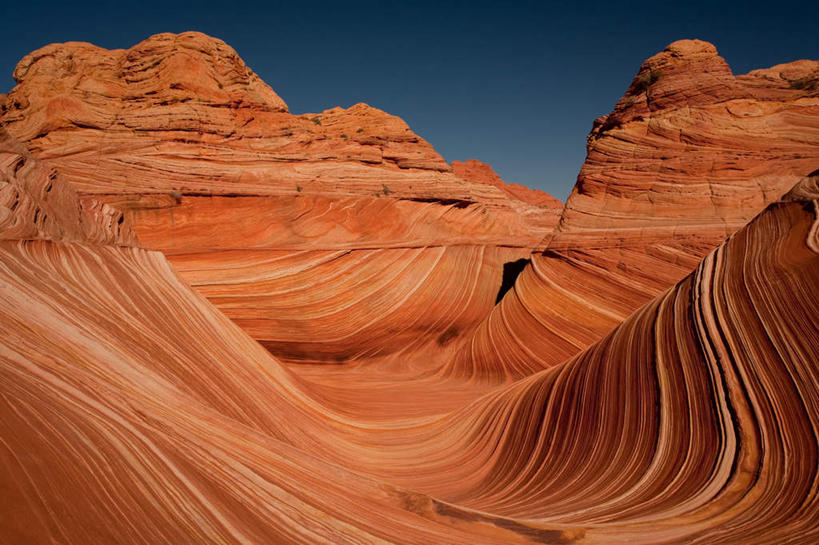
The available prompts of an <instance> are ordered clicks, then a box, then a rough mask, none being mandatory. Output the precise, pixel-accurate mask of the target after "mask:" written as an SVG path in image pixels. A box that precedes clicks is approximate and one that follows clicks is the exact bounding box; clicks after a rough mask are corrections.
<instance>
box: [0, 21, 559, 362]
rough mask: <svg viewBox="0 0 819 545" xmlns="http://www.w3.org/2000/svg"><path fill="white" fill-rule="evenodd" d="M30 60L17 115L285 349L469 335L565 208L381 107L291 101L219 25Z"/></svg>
mask: <svg viewBox="0 0 819 545" xmlns="http://www.w3.org/2000/svg"><path fill="white" fill-rule="evenodd" d="M15 78H16V80H17V82H18V85H17V87H15V88H14V89H13V90H12V91H11V92H10V93H9V95H8V97H7V99H6V101H5V106H4V114H3V118H2V120H3V123H4V124H5V126H6V127H7V129H8V131H9V132H10V133H12V134H13V135H14V136H15V137H16V138H18V139H20V140H22V141H24V142H25V143H26V145H27V146H28V148H29V149H30V150H31V151H32V152H33V153H35V154H36V155H37V156H38V158H40V159H41V160H42V161H43V162H44V163H45V164H46V165H48V166H49V167H53V168H55V169H56V170H57V171H59V172H60V173H61V174H62V175H63V176H65V178H66V179H67V180H68V181H69V182H70V183H71V185H72V187H74V188H75V189H76V190H77V191H78V192H79V193H80V194H81V195H84V196H91V197H93V198H95V199H97V200H99V201H101V202H104V203H106V204H108V205H110V206H112V207H114V208H116V209H118V210H121V211H123V212H124V213H125V215H126V217H127V218H128V221H129V223H130V224H131V225H132V226H133V229H134V232H135V233H136V235H137V236H138V238H139V240H140V243H141V244H142V245H143V247H145V248H149V249H155V250H161V251H163V252H165V253H166V255H168V256H169V258H170V259H171V261H172V263H174V264H175V265H176V266H177V267H178V268H179V270H180V271H181V273H182V275H183V277H184V278H186V279H187V280H188V281H189V282H191V283H192V284H193V285H194V286H195V287H197V289H199V290H200V291H201V292H202V293H204V294H205V295H206V296H207V297H209V298H210V299H211V301H213V302H214V303H215V304H216V305H217V306H218V307H219V308H220V309H222V310H223V311H224V312H226V313H227V314H228V315H229V316H230V317H232V318H234V319H235V320H236V322H237V323H239V324H240V325H241V326H242V327H244V328H246V330H247V331H248V332H250V333H251V335H253V336H254V338H256V339H257V340H260V341H262V342H263V343H264V344H265V345H266V346H267V347H268V348H270V349H271V350H272V351H273V352H274V354H277V355H279V356H281V357H283V358H286V359H288V360H292V361H306V362H314V361H318V362H321V361H324V362H333V363H334V362H338V361H346V360H348V359H351V358H352V357H357V358H362V357H365V356H366V357H376V356H382V355H389V354H393V353H396V352H402V351H403V352H405V351H412V350H414V349H415V348H416V347H417V345H419V344H427V341H429V340H430V339H433V340H434V339H435V338H438V337H440V336H442V335H443V338H444V339H445V340H446V344H450V343H451V342H452V341H453V340H454V339H455V338H456V337H457V338H461V337H465V336H466V335H467V334H468V332H469V331H471V330H472V329H474V328H475V327H476V326H477V324H478V323H479V322H480V321H481V320H482V319H483V317H485V316H486V314H488V312H489V311H490V309H491V308H492V305H493V304H494V302H495V299H496V297H497V295H498V292H499V290H500V288H501V285H502V281H503V274H504V272H503V267H504V264H505V263H509V262H514V261H516V260H518V259H521V258H526V257H528V256H529V254H530V253H531V251H532V250H533V249H534V248H537V247H539V246H540V245H541V241H542V240H543V239H544V238H545V237H546V236H548V234H549V233H551V231H552V230H553V229H554V226H555V225H556V223H557V214H556V213H555V211H556V206H558V204H557V203H556V201H554V199H551V200H549V198H548V196H544V195H545V194H541V195H540V197H539V198H540V199H541V200H545V201H549V204H550V207H549V209H548V210H547V211H544V210H543V209H541V208H540V207H539V206H535V205H533V204H532V203H530V202H522V201H520V200H517V199H516V198H513V197H510V196H509V195H508V194H507V193H506V192H504V191H501V190H499V189H497V187H496V186H497V185H498V183H500V185H501V186H503V183H502V182H499V181H494V180H493V181H492V182H491V183H487V182H486V181H485V180H477V181H471V180H469V179H464V178H462V177H459V176H457V175H456V174H454V173H453V172H452V171H451V169H450V167H449V165H447V163H446V162H445V161H444V159H443V158H442V157H441V156H440V155H438V154H437V153H436V152H435V150H434V149H433V148H432V146H430V145H429V144H428V143H427V142H425V141H424V140H423V139H421V138H419V137H418V136H417V135H415V134H414V133H413V132H412V131H410V129H409V128H408V127H407V125H406V123H404V122H403V121H402V120H400V119H398V118H396V117H394V116H390V115H388V114H386V113H384V112H382V111H380V110H377V109H375V108H372V107H370V106H367V105H365V104H357V105H355V106H353V107H351V108H348V109H342V108H334V109H331V110H327V111H325V112H322V113H320V114H305V115H292V114H290V113H288V110H287V106H286V104H285V103H284V102H283V101H282V100H281V99H280V98H279V97H278V95H276V93H275V92H274V91H273V90H272V89H270V87H268V86H267V85H266V84H264V83H263V82H262V81H261V80H260V79H259V78H258V77H257V76H256V75H255V74H254V73H253V72H252V71H251V70H250V69H249V68H247V66H245V64H244V63H243V62H242V61H241V59H240V58H239V57H238V56H237V55H236V53H235V51H233V49H231V48H230V47H229V46H228V45H226V44H225V43H224V42H221V41H220V40H216V39H213V38H210V37H208V36H205V35H203V34H199V33H195V32H188V33H184V34H180V35H172V34H160V35H156V36H153V37H151V38H149V39H147V40H145V41H144V42H142V43H140V44H137V45H136V46H134V47H132V48H130V49H128V50H116V51H108V50H105V49H101V48H98V47H96V46H93V45H90V44H84V43H67V44H54V45H50V46H47V47H44V48H42V49H40V50H38V51H35V52H33V53H31V54H30V55H28V56H26V57H25V58H24V59H23V60H22V61H20V63H19V65H18V66H17V69H16V70H15ZM518 193H520V191H518ZM544 212H545V213H544ZM354 272H355V273H357V276H356V277H355V278H353V277H352V276H351V275H352V274H353V273H354ZM439 279H440V282H442V283H440V284H438V283H437V282H439ZM362 283H368V286H367V287H366V288H363V289H362V287H361V286H362ZM436 332H437V333H436ZM365 339H370V341H369V342H365ZM432 346H433V348H434V347H435V346H436V345H435V344H434V343H433V345H432Z"/></svg>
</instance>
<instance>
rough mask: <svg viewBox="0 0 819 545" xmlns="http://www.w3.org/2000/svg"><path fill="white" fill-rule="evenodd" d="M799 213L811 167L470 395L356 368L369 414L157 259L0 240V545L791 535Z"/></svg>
mask: <svg viewBox="0 0 819 545" xmlns="http://www.w3.org/2000/svg"><path fill="white" fill-rule="evenodd" d="M817 211H819V185H817V179H816V178H814V179H810V180H806V181H805V182H803V183H801V184H800V185H798V186H797V187H796V188H794V189H793V190H792V191H791V192H790V193H789V194H788V195H787V196H786V197H785V198H784V199H783V200H782V201H781V202H778V203H775V204H773V205H771V206H769V207H768V208H767V209H766V210H765V211H764V212H763V213H762V214H761V215H759V216H758V217H757V218H756V219H754V220H753V221H752V222H751V223H750V224H749V225H748V226H747V227H745V228H743V229H741V230H740V231H739V232H737V233H736V234H734V235H733V236H732V237H731V238H730V239H729V240H728V241H727V242H726V243H724V244H723V245H721V246H719V247H718V248H717V249H716V250H715V251H713V252H711V253H710V254H708V255H707V256H706V257H705V259H704V260H703V261H702V262H701V263H700V264H699V265H698V266H697V267H696V269H695V270H694V271H693V272H691V273H690V274H689V275H688V276H687V277H685V278H684V279H683V280H682V281H681V282H679V283H678V284H677V285H676V286H674V287H673V288H671V289H668V290H666V291H665V292H664V293H662V294H661V295H660V296H658V297H657V298H655V299H654V300H652V301H651V302H649V303H648V304H647V305H645V306H643V307H642V308H640V309H638V310H637V311H636V312H635V313H634V314H633V315H632V316H631V317H629V318H628V319H627V320H625V321H624V322H623V323H622V324H621V325H620V326H618V327H617V328H616V329H615V330H614V331H612V332H611V333H610V334H609V335H607V336H605V337H604V338H603V339H601V340H600V341H599V342H597V343H595V344H594V345H593V346H591V347H590V348H588V349H587V350H585V351H583V352H582V353H580V354H578V355H577V356H576V357H574V358H571V359H570V360H568V361H566V362H564V363H562V364H559V365H557V366H554V367H552V368H550V369H548V370H544V371H541V372H539V373H536V374H533V375H531V376H529V377H527V378H524V379H522V380H520V381H517V382H515V383H514V384H511V385H508V386H503V387H499V388H494V389H491V388H490V389H486V390H484V391H483V392H482V391H481V390H479V389H474V390H473V391H472V392H471V393H469V394H468V395H466V396H465V395H464V393H463V392H458V391H457V390H455V389H454V388H455V386H456V384H457V383H456V382H453V381H451V380H448V379H447V378H446V377H442V376H438V377H428V379H427V380H426V382H425V383H424V384H423V386H424V391H425V394H424V395H426V396H428V399H434V400H437V401H436V402H435V403H434V404H435V405H437V409H438V410H440V411H443V412H442V413H441V414H439V415H437V416H436V417H435V418H429V417H428V416H427V417H424V418H417V417H416V418H408V417H407V415H408V413H409V412H411V411H408V410H407V406H409V405H411V404H412V403H413V402H416V401H417V397H416V396H415V395H414V394H415V392H414V391H413V385H412V384H410V383H406V384H402V383H401V382H400V379H393V382H392V383H389V382H388V380H387V379H386V378H385V376H384V375H381V376H380V378H378V377H377V376H376V377H375V380H373V379H372V378H370V379H369V382H368V379H367V374H366V373H365V374H364V376H362V377H358V382H359V383H364V384H366V388H362V389H359V390H357V392H356V396H357V397H358V398H360V399H359V400H358V401H359V403H360V404H361V406H362V407H363V406H366V405H367V404H370V405H372V406H375V409H372V407H371V410H370V411H369V413H370V416H369V417H365V416H364V415H363V414H359V415H355V414H353V413H354V412H355V411H352V412H351V411H342V410H341V407H340V406H338V399H335V400H333V399H330V398H328V397H327V395H326V394H327V390H326V389H324V388H322V386H321V385H320V384H317V383H311V382H310V381H305V380H303V379H300V378H299V377H297V376H295V375H293V374H292V373H291V372H290V371H288V369H287V368H285V367H284V366H282V365H281V364H280V362H279V361H278V360H276V358H274V357H273V356H272V355H271V354H270V353H269V352H267V351H266V350H264V349H263V348H262V347H261V346H260V345H259V344H258V343H256V342H255V341H254V340H253V339H252V338H251V337H249V336H248V335H247V333H245V332H244V331H243V330H242V329H241V328H239V327H238V326H236V325H235V324H234V323H232V322H231V320H229V319H228V318H227V317H226V316H224V315H223V314H222V313H220V312H219V311H218V310H217V309H216V308H215V307H214V306H213V305H211V304H210V303H209V302H208V301H207V300H206V299H204V298H203V297H201V296H200V295H198V294H197V293H196V292H194V291H193V290H192V289H191V288H190V287H188V286H187V285H186V284H185V282H184V281H183V280H182V279H181V278H180V277H179V276H178V275H177V274H176V273H175V271H174V268H173V266H171V265H170V263H169V262H168V261H167V260H166V259H165V257H164V256H163V255H162V254H161V253H160V252H154V251H146V250H144V249H141V248H133V247H127V246H122V245H116V244H101V243H99V242H90V241H85V242H80V241H71V242H65V241H54V240H41V239H40V240H23V239H11V238H9V239H5V236H6V235H8V234H9V233H8V232H7V231H5V230H2V231H0V234H3V235H4V240H2V241H0V257H2V261H0V262H2V264H3V265H2V267H0V319H2V323H3V325H4V335H3V336H2V337H0V375H1V376H2V377H3V380H2V381H0V394H2V395H0V406H2V410H3V415H4V418H3V419H1V420H0V430H1V431H2V437H3V438H4V441H3V449H2V451H0V456H2V458H0V459H2V460H3V462H4V463H3V465H2V468H3V469H2V471H0V484H2V487H3V490H4V491H5V493H4V495H3V498H2V500H0V509H2V510H3V512H4V513H13V514H14V516H13V517H4V518H3V519H0V527H1V528H2V531H3V535H4V536H5V538H6V539H8V540H9V541H11V542H13V543H17V542H19V543H33V544H39V543H44V544H45V543H53V542H54V540H55V539H57V538H56V537H55V536H59V540H60V542H62V543H72V544H73V543H77V544H79V543H112V542H122V543H158V542H162V543H167V542H178V543H188V542H191V543H194V542H202V541H218V542H223V543H269V542H270V540H271V539H273V540H275V541H279V542H283V543H361V542H365V543H369V542H388V543H419V542H421V543H427V542H429V543H464V544H466V543H531V542H532V539H535V540H536V541H539V542H544V543H622V542H623V541H624V540H633V541H639V542H640V543H669V542H671V543H692V542H693V543H726V544H731V543H737V542H743V543H777V542H786V541H796V542H804V543H810V542H812V541H815V539H816V538H817V537H819V536H817V527H816V525H815V520H816V517H817V516H819V511H817V509H818V508H817V505H816V503H815V502H813V501H812V498H813V495H814V491H815V488H816V486H817V469H816V468H817V463H819V455H818V453H817V445H816V438H815V433H814V430H815V429H816V426H817V425H819V413H817V406H816V403H815V402H814V401H815V392H816V390H817V388H819V377H818V376H817V373H816V368H815V367H816V361H817V358H818V357H819V340H817V338H816V336H815V335H813V334H812V333H815V330H816V326H817V318H816V314H815V309H816V306H817V304H819V291H817V289H816V288H817V285H819V218H817ZM356 374H357V373H355V372H354V373H353V376H355V375H356ZM349 378H350V377H348V379H349ZM385 389H389V390H385ZM385 391H388V393H387V394H386V395H387V396H389V397H390V400H389V401H390V402H392V405H391V406H390V405H389V404H387V405H386V406H387V407H388V409H387V410H383V407H384V406H385V401H386V399H385ZM402 392H403V394H402ZM470 399H471V402H469V401H470ZM379 406H381V408H382V410H381V413H380V417H379V419H378V420H377V421H373V420H372V413H373V412H375V411H377V409H378V407H379ZM389 407H391V410H390V408H389ZM348 408H349V407H348ZM567 430H571V432H570V433H568V432H567Z"/></svg>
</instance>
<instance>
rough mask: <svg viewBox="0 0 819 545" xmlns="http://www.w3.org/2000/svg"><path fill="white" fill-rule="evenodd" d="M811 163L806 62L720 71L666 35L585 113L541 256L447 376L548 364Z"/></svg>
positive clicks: (811, 97) (815, 159) (813, 142)
mask: <svg viewBox="0 0 819 545" xmlns="http://www.w3.org/2000/svg"><path fill="white" fill-rule="evenodd" d="M817 168H819V62H817V61H809V60H800V61H796V62H792V63H788V64H782V65H778V66H775V67H773V68H769V69H764V70H755V71H753V72H751V73H749V74H747V75H743V76H734V75H733V74H732V73H731V70H730V68H729V67H728V65H727V64H726V63H725V61H724V60H723V59H722V58H721V57H719V56H718V55H717V51H716V48H715V47H714V46H713V45H711V44H709V43H707V42H702V41H699V40H682V41H678V42H674V43H672V44H671V45H669V46H668V47H667V48H666V49H665V50H664V51H662V52H660V53H658V54H657V55H655V56H653V57H651V58H650V59H648V60H646V61H645V62H644V63H643V65H642V66H641V68H640V70H639V72H638V74H637V75H636V76H635V78H634V81H633V82H632V84H631V85H630V87H629V89H628V90H627V91H626V94H625V95H624V96H623V98H622V99H620V101H619V102H618V103H617V105H616V107H615V109H614V111H613V112H612V113H611V114H609V115H608V116H604V117H601V118H600V119H598V120H596V121H595V122H594V128H593V129H592V131H591V133H590V134H589V137H588V146H587V158H586V162H585V163H584V165H583V167H582V169H581V171H580V174H579V176H578V179H577V184H576V185H575V188H574V190H573V191H572V193H571V195H570V196H569V199H568V200H567V202H566V207H565V209H564V210H563V212H562V216H561V218H560V223H559V226H558V228H557V229H556V231H555V232H554V236H553V237H552V238H551V239H549V240H548V243H547V250H546V252H545V253H543V254H542V255H535V256H533V258H532V264H531V266H530V267H528V268H527V269H526V270H525V271H524V272H523V273H522V274H521V276H520V278H519V280H518V282H517V283H516V285H515V289H514V290H513V291H512V292H510V293H509V295H508V296H507V297H506V298H505V299H504V301H503V302H502V303H501V305H499V306H498V307H497V308H496V309H495V310H494V311H493V313H492V315H491V316H490V317H489V318H488V319H487V320H486V322H485V323H484V324H482V325H481V327H480V329H479V331H478V333H477V334H476V335H475V336H474V338H473V339H472V340H471V341H470V343H469V348H468V349H466V350H464V351H463V354H462V355H461V356H460V357H459V361H458V362H457V363H456V364H454V365H453V366H450V367H451V371H452V372H454V373H467V374H468V373H471V372H472V370H474V369H485V370H494V371H493V372H496V373H498V374H499V375H505V374H509V375H511V376H523V375H526V374H528V373H530V372H532V371H534V370H537V369H542V368H545V367H549V366H551V365H555V364H557V363H560V362H561V361H563V360H564V359H566V358H567V357H569V356H571V355H573V354H576V353H577V352H578V351H579V350H581V349H582V348H584V347H586V346H588V345H589V344H591V343H592V342H594V341H595V340H597V339H599V338H600V337H601V336H602V335H603V334H605V333H606V332H607V331H609V330H610V329H611V328H612V327H614V326H615V325H617V324H618V323H619V322H620V321H622V320H623V319H624V318H625V317H627V316H628V315H629V314H630V313H631V312H633V311H634V310H635V309H636V308H637V307H638V306H639V305H641V304H643V303H645V302H647V301H648V300H649V299H650V298H652V297H654V296H655V295H657V294H658V293H660V292H661V291H662V290H664V289H666V288H668V287H669V286H671V285H673V284H674V283H675V282H677V281H679V280H680V279H681V278H682V277H683V276H685V274H687V273H688V272H689V271H690V270H691V269H692V268H693V267H694V266H695V265H696V264H697V262H698V261H699V260H700V259H701V258H702V257H703V256H704V255H705V254H707V253H708V252H709V251H711V250H712V249H713V248H714V247H716V246H717V245H718V244H719V243H720V242H721V241H722V240H723V239H724V238H725V237H726V236H728V235H730V234H731V233H733V232H734V231H736V230H737V229H738V228H739V227H741V226H742V225H744V224H745V223H746V222H747V221H748V220H749V219H750V218H752V217H753V216H754V215H756V214H757V213H759V211H760V210H762V209H763V208H764V207H765V206H766V205H767V204H768V203H770V202H773V201H775V200H777V199H778V198H779V197H780V196H781V195H782V194H784V193H785V192H786V191H788V190H789V189H790V188H791V187H792V186H793V185H794V183H796V181H797V180H799V179H800V178H801V177H803V176H806V175H808V174H809V173H811V172H813V171H815V170H817Z"/></svg>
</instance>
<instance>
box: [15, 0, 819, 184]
mask: <svg viewBox="0 0 819 545" xmlns="http://www.w3.org/2000/svg"><path fill="white" fill-rule="evenodd" d="M3 4H4V5H3V6H2V7H0V40H2V44H3V47H2V48H1V49H0V78H2V81H0V92H5V91H7V90H8V89H10V88H11V87H12V86H13V84H14V81H13V79H12V77H11V73H12V71H13V69H14V66H15V65H16V64H17V61H18V60H19V59H20V58H21V57H22V56H23V55H25V54H26V53H28V52H30V51H32V50H34V49H36V48H39V47H41V46H43V45H45V44H48V43H52V42H64V41H87V42H92V43H95V44H97V45H100V46H103V47H106V48H127V47H130V46H131V45H133V44H135V43H137V42H139V41H141V40H143V39H144V38H146V37H148V36H150V35H151V34H156V33H159V32H182V31H185V30H198V31H201V32H205V33H207V34H210V35H213V36H216V37H218V38H221V39H223V40H225V41H226V42H228V43H229V44H230V45H232V46H233V47H234V48H235V49H236V50H237V51H238V52H239V54H240V55H241V56H242V57H243V58H244V60H245V62H247V64H248V65H249V66H250V67H251V68H252V69H253V70H254V71H256V72H257V73H258V74H259V75H260V76H261V77H262V79H264V80H265V81H266V82H267V83H268V84H270V85H271V86H272V87H273V88H274V89H275V90H276V92H278V93H279V95H280V96H281V97H282V98H283V99H284V100H285V101H286V102H287V103H288V105H289V106H290V109H291V111H292V112H294V113H303V112H316V111H321V110H324V109H327V108H331V107H333V106H344V107H347V106H350V105H352V104H355V103H356V102H366V103H368V104H371V105H373V106H376V107H378V108H381V109H383V110H386V111H387V112H389V113H391V114H395V115H398V116H400V117H402V118H403V119H405V120H406V121H407V122H408V123H409V125H410V126H411V127H412V129H413V130H414V131H415V132H417V133H418V134H420V135H421V136H423V137H424V138H426V139H427V140H429V141H430V142H431V143H432V145H433V146H435V149H437V150H438V152H440V153H441V154H442V155H443V156H444V157H445V158H446V159H447V160H448V161H453V160H457V159H467V158H475V159H480V160H482V161H486V162H488V163H490V164H491V165H492V166H493V167H494V168H495V170H496V171H497V172H498V173H499V174H500V175H501V176H502V177H503V178H504V179H505V180H506V181H509V182H518V183H522V184H525V185H528V186H531V187H537V188H539V189H543V190H545V191H548V192H550V193H552V194H553V195H555V196H556V197H558V198H560V199H565V197H566V196H567V195H568V193H569V191H570V190H571V188H572V186H573V185H574V181H575V178H576V176H577V172H578V170H579V168H580V166H581V164H582V163H583V159H584V157H585V139H586V134H587V133H588V131H589V129H590V128H591V124H592V121H593V120H594V118H595V117H598V116H600V115H603V114H606V113H608V112H609V111H610V110H611V109H612V107H613V106H614V104H615V102H616V101H617V99H618V98H619V97H620V96H621V95H622V94H623V92H624V91H625V89H626V87H627V86H628V84H629V82H630V81H631V79H632V77H633V76H634V74H635V72H636V70H637V68H638V67H639V65H640V63H641V62H642V61H643V59H645V58H646V57H649V56H651V55H653V54H654V53H656V52H657V51H660V50H661V49H663V48H664V47H665V46H666V45H667V44H668V43H670V42H672V41H674V40H677V39H681V38H700V39H704V40H708V41H710V42H713V43H714V44H715V45H716V46H717V49H718V50H719V52H720V54H721V55H722V56H723V57H725V58H726V60H727V61H728V62H729V63H730V64H731V67H732V68H733V70H734V73H736V74H739V73H745V72H748V71H749V70H752V69H754V68H761V67H767V66H771V65H773V64H778V63H781V62H787V61H791V60H796V59H799V58H813V59H817V58H819V40H817V25H818V24H819V2H817V1H816V0H814V1H812V2H808V1H804V2H789V1H787V0H784V1H775V2H774V1H769V2H765V3H755V2H752V1H749V2H741V3H740V2H737V3H722V4H717V5H709V3H708V2H696V1H691V2H666V1H663V0H654V1H653V2H645V3H639V2H635V3H619V4H618V3H616V2H600V3H597V2H586V3H582V2H565V3H560V4H550V3H547V2H482V1H479V0H474V1H470V2H446V1H442V2H423V1H417V2H407V3H400V2H355V1H352V0H351V1H347V2H309V1H303V2H297V1H291V2H276V1H267V2H259V3H248V2H245V3H242V2H219V3H215V2H189V3H175V2H169V1H167V2H129V3H125V4H124V6H123V3H121V2H99V3H96V4H94V3H88V2H83V1H76V2H60V3H54V5H49V3H48V2H4V3H3Z"/></svg>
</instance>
